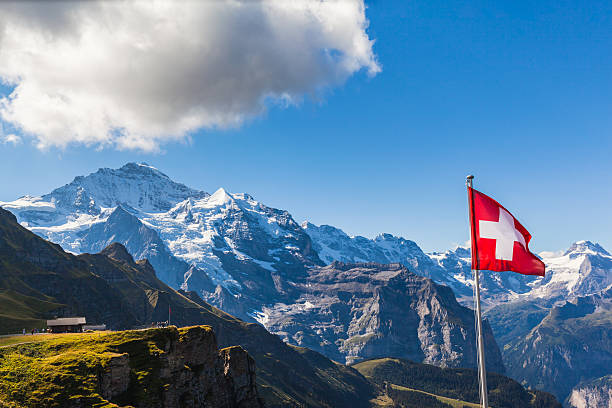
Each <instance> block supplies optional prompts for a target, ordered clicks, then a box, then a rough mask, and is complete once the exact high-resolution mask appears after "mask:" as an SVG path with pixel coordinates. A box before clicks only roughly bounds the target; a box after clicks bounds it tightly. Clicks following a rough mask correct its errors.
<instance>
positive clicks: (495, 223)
mask: <svg viewBox="0 0 612 408" xmlns="http://www.w3.org/2000/svg"><path fill="white" fill-rule="evenodd" d="M468 194H469V198H470V221H471V227H472V228H471V230H472V268H473V269H476V270H488V271H497V272H502V271H514V272H519V273H522V274H525V275H539V276H544V270H545V268H544V262H542V261H541V260H540V259H539V258H538V257H537V256H535V255H534V254H532V253H531V252H529V241H530V240H531V235H530V234H529V232H527V230H526V229H525V227H523V226H522V225H521V223H520V222H518V220H517V219H516V218H514V217H513V216H512V214H510V212H508V210H506V209H505V208H504V207H503V206H502V205H501V204H500V203H498V202H497V201H495V200H494V199H492V198H491V197H489V196H486V195H484V194H482V193H481V192H479V191H476V190H474V189H473V188H471V187H468Z"/></svg>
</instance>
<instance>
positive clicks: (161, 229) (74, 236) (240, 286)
mask: <svg viewBox="0 0 612 408" xmlns="http://www.w3.org/2000/svg"><path fill="white" fill-rule="evenodd" d="M0 205H2V206H3V207H4V208H5V209H8V210H10V211H11V212H13V213H14V214H15V215H16V216H17V218H18V220H19V222H20V223H21V224H22V225H24V226H25V227H27V228H29V229H30V230H32V231H33V232H35V233H36V234H38V235H40V236H42V237H43V238H46V239H48V240H51V241H53V242H56V243H58V244H60V245H62V247H63V248H66V249H67V250H69V251H71V252H74V253H83V252H97V251H99V250H100V249H102V248H103V247H104V246H105V245H107V244H109V243H111V242H120V243H122V244H123V245H125V246H126V247H127V248H128V250H129V251H130V253H131V254H133V255H134V256H135V257H136V258H138V259H141V258H147V259H149V261H150V262H151V264H152V265H153V267H154V268H155V269H156V271H157V273H158V276H159V277H160V278H161V279H162V280H163V281H164V282H165V283H167V284H168V285H170V286H171V287H173V288H175V289H178V288H182V289H184V290H187V291H195V292H197V293H198V294H199V295H200V296H201V297H202V298H203V299H205V300H208V301H211V302H217V301H219V302H220V301H221V300H222V299H225V302H224V304H225V305H230V304H235V302H232V301H231V299H230V298H232V297H233V298H239V303H240V307H236V308H234V309H233V311H234V312H238V313H239V316H240V317H241V318H243V319H246V320H252V321H253V318H252V316H253V313H254V312H255V311H257V310H260V309H261V306H262V305H263V304H268V303H273V302H278V301H283V300H286V299H288V298H290V297H291V296H292V294H291V292H292V290H293V289H292V286H291V285H290V283H289V282H290V281H291V280H292V279H294V278H296V277H300V276H304V275H305V270H306V269H307V268H309V267H311V266H316V265H322V264H323V263H322V261H321V260H320V259H319V257H318V255H317V253H316V252H315V251H313V250H312V243H311V240H310V237H309V236H308V234H306V233H305V232H304V231H303V230H302V228H301V227H300V226H299V225H298V224H297V223H296V222H295V221H294V220H293V218H292V217H291V215H290V214H289V213H288V212H287V211H283V210H277V209H273V208H270V207H267V206H265V205H263V204H261V203H259V202H257V201H255V200H254V199H253V197H251V196H249V195H248V194H230V193H228V192H226V191H225V190H224V189H218V190H217V191H216V192H215V193H214V194H212V195H210V194H208V193H206V192H203V191H199V190H195V189H191V188H188V187H186V186H185V185H183V184H180V183H176V182H174V181H172V180H171V179H170V178H169V177H168V176H166V175H165V174H163V173H162V172H160V171H159V170H157V169H155V168H154V167H151V166H149V165H148V164H145V163H141V164H137V163H128V164H126V165H125V166H123V167H121V168H119V169H99V170H98V171H97V172H95V173H92V174H90V175H88V176H85V177H83V176H79V177H76V178H75V179H74V180H73V181H72V182H71V183H69V184H67V185H65V186H63V187H60V188H58V189H56V190H54V191H52V192H51V193H49V194H46V195H43V196H41V197H31V196H26V197H22V198H20V199H18V200H16V201H13V202H9V203H0ZM218 286H220V288H218V289H219V290H218V291H217V292H221V293H216V290H217V287H218ZM218 305H219V306H221V304H220V303H219V304H218Z"/></svg>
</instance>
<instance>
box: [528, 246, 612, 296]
mask: <svg viewBox="0 0 612 408" xmlns="http://www.w3.org/2000/svg"><path fill="white" fill-rule="evenodd" d="M543 255H544V256H542V260H543V261H544V262H545V264H546V276H545V277H544V278H540V279H538V281H536V282H537V284H535V285H533V289H532V290H531V291H530V293H529V294H528V296H527V297H528V298H532V299H533V298H543V299H549V300H551V301H557V300H566V299H571V298H576V297H579V296H588V295H591V294H595V293H597V292H599V291H601V290H603V289H605V288H606V287H608V286H610V285H612V255H610V253H608V251H606V250H605V249H604V248H602V247H601V245H599V244H596V243H592V242H590V241H578V242H575V243H574V244H572V245H571V246H570V247H569V248H568V249H567V250H566V251H565V252H564V253H563V254H562V255H558V254H543Z"/></svg>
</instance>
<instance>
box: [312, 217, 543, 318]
mask: <svg viewBox="0 0 612 408" xmlns="http://www.w3.org/2000/svg"><path fill="white" fill-rule="evenodd" d="M302 228H304V230H305V231H306V232H307V233H308V235H310V238H311V239H312V242H313V247H314V249H315V250H316V251H317V252H318V254H319V257H320V258H321V259H322V260H323V261H325V262H326V263H328V264H330V263H331V262H333V261H334V260H339V261H341V262H378V263H400V264H402V265H405V266H406V267H408V268H409V269H410V270H412V271H414V272H416V273H418V274H419V275H422V276H426V277H428V278H431V279H433V280H434V281H435V282H437V283H441V284H444V285H447V286H450V287H451V288H452V289H453V290H454V292H455V294H456V295H457V298H458V299H459V301H460V302H462V303H463V304H466V305H470V306H471V305H472V292H473V279H474V278H473V273H472V270H471V266H470V265H471V260H470V250H469V248H464V247H457V248H455V249H454V250H448V251H446V252H443V253H431V254H426V253H424V252H423V251H422V250H421V248H419V246H418V245H417V244H416V243H415V242H414V241H410V240H407V239H405V238H402V237H395V236H393V235H390V234H381V235H378V236H377V237H376V238H374V239H369V238H365V237H361V236H356V237H350V236H348V235H347V234H346V233H345V232H344V231H342V230H340V229H338V228H335V227H332V226H330V225H321V226H316V225H314V224H312V223H310V222H304V223H303V224H302ZM534 280H535V278H533V277H530V276H524V275H518V274H516V273H510V272H508V273H486V272H485V273H482V282H481V290H482V291H483V303H484V304H485V305H493V304H497V303H499V302H500V301H503V300H505V299H508V298H512V297H515V296H517V295H518V294H522V293H525V292H528V291H529V290H530V289H531V287H530V286H528V283H529V282H533V281H534Z"/></svg>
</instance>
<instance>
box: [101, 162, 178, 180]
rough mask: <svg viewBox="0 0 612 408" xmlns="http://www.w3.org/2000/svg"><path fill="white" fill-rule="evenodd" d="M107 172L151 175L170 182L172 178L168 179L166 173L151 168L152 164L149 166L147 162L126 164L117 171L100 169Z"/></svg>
mask: <svg viewBox="0 0 612 408" xmlns="http://www.w3.org/2000/svg"><path fill="white" fill-rule="evenodd" d="M105 170H111V171H118V172H130V173H141V174H149V175H152V176H157V177H160V178H164V179H168V180H170V177H168V176H167V175H165V174H164V173H162V172H161V171H159V170H158V169H157V168H155V167H153V166H151V165H150V164H148V163H146V162H140V163H136V162H129V163H126V164H124V165H123V166H121V167H120V168H119V169H117V170H113V169H108V168H104V169H99V170H98V171H105Z"/></svg>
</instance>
